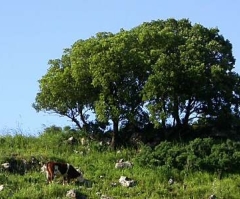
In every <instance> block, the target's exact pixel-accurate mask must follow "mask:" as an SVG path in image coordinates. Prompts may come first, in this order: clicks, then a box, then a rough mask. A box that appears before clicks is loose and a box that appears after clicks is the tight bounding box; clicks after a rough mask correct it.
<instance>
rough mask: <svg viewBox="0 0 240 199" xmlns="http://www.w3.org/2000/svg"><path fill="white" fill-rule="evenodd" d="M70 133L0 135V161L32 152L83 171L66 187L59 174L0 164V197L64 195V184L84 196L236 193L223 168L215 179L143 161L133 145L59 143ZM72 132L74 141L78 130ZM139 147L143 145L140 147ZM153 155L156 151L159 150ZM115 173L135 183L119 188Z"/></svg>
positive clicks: (140, 198) (155, 198)
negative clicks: (49, 178) (124, 163)
mask: <svg viewBox="0 0 240 199" xmlns="http://www.w3.org/2000/svg"><path fill="white" fill-rule="evenodd" d="M70 135H72V134H68V133H66V132H54V133H51V132H50V133H49V132H48V133H45V134H42V135H40V136H39V137H31V136H24V135H19V134H16V135H11V136H10V135H4V136H2V137H0V144H1V148H0V152H1V153H0V163H3V162H4V161H6V160H7V158H9V157H13V156H14V157H17V158H22V157H24V158H26V159H30V158H31V156H35V157H37V158H39V159H41V160H42V161H48V160H56V161H64V162H69V163H71V164H72V165H74V166H75V167H78V168H80V169H81V170H82V171H83V172H84V176H85V179H86V180H87V181H86V182H85V183H83V184H80V185H79V184H75V183H74V182H72V183H71V184H70V185H68V186H63V185H62V184H61V183H58V181H60V179H56V181H55V183H53V184H51V185H47V184H46V177H45V174H42V173H40V172H39V170H33V171H29V172H27V173H26V174H24V175H19V174H13V173H9V172H6V171H4V170H3V169H2V170H1V172H0V184H3V185H4V189H3V190H2V191H1V192H0V198H3V199H5V198H6V199H7V198H13V199H15V198H16V199H17V198H29V199H30V198H31V199H32V198H36V199H37V198H39V199H40V198H41V199H44V198H47V199H53V198H54V199H56V198H66V192H67V191H68V190H70V189H75V190H77V191H78V192H79V193H81V194H83V195H84V196H87V198H93V199H94V198H100V196H101V195H102V194H104V195H107V196H111V197H113V198H132V199H146V198H147V199H159V198H161V199H162V198H166V199H170V198H171V199H173V198H176V199H181V198H182V199H190V198H194V199H202V198H208V197H209V196H210V195H211V194H215V195H216V196H217V198H222V199H224V198H226V199H231V198H233V199H235V198H236V199H237V198H240V191H239V187H240V176H239V174H238V173H232V174H231V173H227V174H225V175H224V176H223V177H222V178H220V177H219V175H218V173H214V172H207V171H204V170H193V171H191V170H189V169H182V170H181V169H177V168H174V167H171V166H169V165H168V164H162V165H156V166H152V165H150V164H145V165H144V164H142V163H143V161H142V159H141V157H140V156H139V154H138V152H136V151H135V150H131V149H121V150H120V153H117V152H115V151H110V150H108V149H106V148H101V146H100V145H98V143H97V142H95V143H90V145H87V146H82V145H81V144H80V142H79V143H77V144H75V145H70V144H68V143H67V142H65V141H66V139H67V138H68V137H69V136H70ZM74 136H75V137H76V139H77V140H80V137H81V135H80V134H79V135H75V134H74ZM166 146H168V144H166ZM160 148H161V147H160ZM144 150H145V149H144V148H143V149H142V151H144ZM172 150H175V149H174V148H173V149H172ZM77 152H78V153H77ZM145 153H146V154H147V156H148V157H144V158H145V159H144V160H147V158H149V161H151V158H152V156H151V155H152V154H151V152H150V151H148V152H147V151H145ZM146 154H145V155H146ZM154 154H155V155H156V154H158V155H161V154H160V153H159V151H158V152H157V153H156V152H155V153H154ZM122 158H123V159H124V160H129V161H132V162H133V163H134V166H133V168H130V169H115V167H114V165H115V163H116V162H117V161H118V160H119V159H122ZM139 158H140V159H141V160H140V161H139ZM140 162H141V164H140ZM153 163H154V161H153ZM120 176H127V177H129V178H132V179H133V180H135V181H136V185H135V186H133V187H129V188H127V187H122V186H121V185H120V184H119V182H118V179H119V178H120ZM170 177H172V178H173V179H174V183H173V184H172V185H170V184H169V183H168V180H169V178H170Z"/></svg>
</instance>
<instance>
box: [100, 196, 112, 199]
mask: <svg viewBox="0 0 240 199" xmlns="http://www.w3.org/2000/svg"><path fill="white" fill-rule="evenodd" d="M100 199H113V198H112V197H109V196H106V195H101V198H100Z"/></svg>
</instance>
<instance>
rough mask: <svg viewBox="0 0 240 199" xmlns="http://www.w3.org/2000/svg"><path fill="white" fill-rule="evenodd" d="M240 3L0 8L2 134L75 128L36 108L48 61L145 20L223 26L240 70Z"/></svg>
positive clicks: (137, 1) (156, 1) (89, 0)
mask: <svg viewBox="0 0 240 199" xmlns="http://www.w3.org/2000/svg"><path fill="white" fill-rule="evenodd" d="M239 9H240V1H239V0H229V1H226V0H211V1H210V0H181V1H180V0H167V1H161V0H40V1H33V0H21V1H13V0H9V1H2V2H1V6H0V26H1V27H0V69H1V70H0V95H1V97H0V111H1V112H0V113H1V117H0V134H2V133H4V134H5V133H8V132H22V133H26V134H38V133H39V132H42V130H43V129H44V128H45V127H47V126H50V125H57V126H65V125H70V126H73V124H72V123H71V121H69V120H68V119H67V118H62V117H59V116H57V115H49V114H47V113H37V112H36V111H35V110H34V109H33V108H32V103H33V102H34V100H35V96H36V93H37V92H38V86H39V85H38V80H39V79H41V77H42V76H43V75H44V74H46V72H47V69H48V67H49V66H48V65H47V62H48V60H49V59H55V58H60V57H61V55H62V52H63V49H64V48H68V47H70V46H71V45H72V44H73V43H74V42H75V41H77V40H78V39H86V38H89V37H91V36H93V35H95V34H96V33H97V32H103V31H109V32H118V31H119V30H120V29H121V28H124V29H131V28H133V27H135V26H137V25H140V24H141V23H143V22H146V21H151V20H157V19H167V18H176V19H181V18H188V19H189V20H190V21H191V22H192V23H193V24H194V23H200V24H202V25H204V26H205V27H208V28H211V27H218V28H219V30H220V34H222V35H223V36H224V37H225V38H226V39H229V40H230V42H231V43H232V44H233V53H234V56H235V58H236V60H237V62H236V65H235V71H236V72H238V73H239V71H240V66H239V63H240V61H239V60H240V40H239V37H240V25H239V18H240V11H239Z"/></svg>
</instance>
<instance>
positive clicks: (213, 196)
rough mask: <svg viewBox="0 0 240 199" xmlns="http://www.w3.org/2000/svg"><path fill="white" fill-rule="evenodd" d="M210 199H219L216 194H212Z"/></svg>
mask: <svg viewBox="0 0 240 199" xmlns="http://www.w3.org/2000/svg"><path fill="white" fill-rule="evenodd" d="M209 199H217V197H216V196H215V195H214V194H212V195H211V196H209Z"/></svg>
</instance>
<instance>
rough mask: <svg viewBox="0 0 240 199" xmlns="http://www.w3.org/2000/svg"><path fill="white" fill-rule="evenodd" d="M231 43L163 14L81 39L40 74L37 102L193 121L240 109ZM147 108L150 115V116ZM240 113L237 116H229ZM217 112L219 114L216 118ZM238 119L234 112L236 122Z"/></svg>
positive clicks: (129, 117) (80, 111)
mask: <svg viewBox="0 0 240 199" xmlns="http://www.w3.org/2000/svg"><path fill="white" fill-rule="evenodd" d="M234 64H235V59H234V57H233V55H232V45H231V43H230V42H229V41H228V40H226V39H224V37H223V36H222V35H220V34H219V30H218V29H216V28H211V29H208V28H206V27H204V26H202V25H200V24H194V25H193V24H191V22H190V21H189V20H187V19H181V20H175V19H168V20H165V21H164V20H156V21H151V22H147V23H143V24H141V25H139V26H137V27H135V28H133V29H131V30H129V31H125V30H123V29H122V30H120V31H119V32H118V33H116V34H113V33H110V32H100V33H97V34H96V36H95V37H91V38H89V39H86V40H78V41H76V42H75V43H74V44H73V45H72V47H71V48H69V49H65V50H64V53H63V56H62V57H61V59H55V60H50V61H49V65H50V68H49V70H48V72H47V74H46V75H44V76H43V77H42V79H41V80H40V81H39V84H40V92H39V93H38V94H37V97H36V102H35V104H34V108H35V109H36V110H37V111H40V110H46V111H54V112H56V113H58V114H60V115H64V116H67V117H69V118H71V119H72V120H73V121H74V122H75V123H77V125H78V126H79V127H81V123H84V124H86V123H87V120H86V118H87V115H85V113H84V112H85V111H89V110H90V111H91V112H92V113H93V114H96V118H97V119H98V120H100V121H104V122H108V121H109V120H112V122H113V123H115V124H114V125H113V126H114V128H117V129H115V131H117V130H118V126H119V123H121V122H129V123H133V124H139V123H140V124H141V125H142V124H144V123H145V122H149V121H148V120H149V118H148V117H150V118H151V122H153V123H154V124H155V126H156V127H159V126H162V127H166V126H167V125H171V126H178V127H181V126H187V125H189V124H192V123H194V122H195V123H196V122H197V121H198V120H199V119H201V121H206V120H205V118H206V117H208V118H209V117H210V118H215V119H216V118H217V119H216V120H218V122H219V121H220V120H222V118H223V115H224V114H225V115H228V116H229V115H234V117H235V116H237V115H238V114H239V110H238V107H239V97H238V96H239V94H240V93H239V92H240V89H239V82H240V81H239V76H238V75H237V74H236V73H234V72H233V68H234ZM143 115H145V116H146V115H147V117H146V118H145V119H143V117H142V116H143ZM229 118H233V117H229ZM215 119H214V120H215ZM230 121H231V119H229V122H230Z"/></svg>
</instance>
